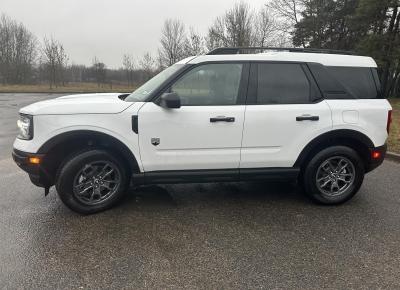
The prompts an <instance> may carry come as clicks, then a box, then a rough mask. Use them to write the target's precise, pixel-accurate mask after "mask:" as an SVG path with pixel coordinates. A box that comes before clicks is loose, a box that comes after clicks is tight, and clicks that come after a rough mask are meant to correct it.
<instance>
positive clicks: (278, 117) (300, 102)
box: [13, 48, 391, 214]
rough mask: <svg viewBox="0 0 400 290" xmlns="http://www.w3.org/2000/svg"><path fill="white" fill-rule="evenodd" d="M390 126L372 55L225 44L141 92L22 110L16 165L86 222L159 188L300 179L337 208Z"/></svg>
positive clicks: (373, 161) (381, 149) (373, 163)
mask: <svg viewBox="0 0 400 290" xmlns="http://www.w3.org/2000/svg"><path fill="white" fill-rule="evenodd" d="M390 121H391V107H390V104H389V103H388V101H387V100H385V99H382V98H381V89H380V83H379V79H378V74H377V65H376V63H375V61H374V60H373V59H372V58H370V57H364V56H356V55H351V54H346V53H344V52H338V51H325V50H312V49H296V48H289V49H271V48H220V49H216V50H214V51H211V52H210V53H208V54H207V55H201V56H196V57H190V58H187V59H184V60H182V61H180V62H178V63H176V64H175V65H172V66H171V67H169V68H167V69H165V70H164V71H162V72H161V73H159V74H158V75H157V76H155V77H154V78H152V79H151V80H149V81H148V82H146V83H145V84H144V85H142V86H141V87H139V88H138V89H137V90H135V91H134V92H133V93H131V94H88V95H72V96H65V97H60V98H56V99H53V100H47V101H42V102H38V103H34V104H32V105H29V106H27V107H25V108H22V109H21V110H20V119H19V121H18V127H19V129H20V134H19V136H18V137H17V139H16V140H15V143H14V150H13V158H14V160H15V162H16V163H17V164H18V165H19V166H20V167H21V168H22V169H23V170H25V171H26V172H28V174H29V177H30V179H31V181H32V182H33V184H35V185H37V186H40V187H44V188H45V192H46V194H47V193H48V191H49V188H50V187H51V186H52V185H55V187H56V189H57V192H58V194H59V196H60V198H61V200H62V201H63V202H64V203H65V204H66V205H67V206H68V207H69V208H70V209H72V210H74V211H76V212H79V213H83V214H89V213H94V212H98V211H102V210H105V209H108V208H110V207H112V206H113V205H115V204H116V203H117V202H118V201H119V200H120V199H121V197H122V196H123V195H124V193H125V192H126V190H127V188H128V186H129V185H140V184H154V183H155V184H162V183H184V182H212V181H244V180H261V179H267V180H268V179H294V180H297V181H298V183H299V184H300V185H301V186H302V187H303V188H304V192H305V193H306V194H307V195H308V196H309V197H310V198H311V199H313V200H314V201H316V202H319V203H323V204H339V203H343V202H345V201H347V200H349V199H350V198H352V197H353V196H354V195H355V194H356V192H357V191H358V190H359V188H360V186H361V184H362V182H363V178H364V174H365V173H367V172H369V171H371V170H373V169H374V168H376V167H377V166H379V165H380V164H381V163H382V162H383V159H384V156H385V153H386V145H385V144H386V139H387V137H388V130H389V125H390Z"/></svg>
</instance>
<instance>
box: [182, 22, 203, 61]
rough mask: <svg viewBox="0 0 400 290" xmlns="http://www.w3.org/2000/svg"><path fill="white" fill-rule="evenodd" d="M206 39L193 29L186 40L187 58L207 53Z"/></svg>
mask: <svg viewBox="0 0 400 290" xmlns="http://www.w3.org/2000/svg"><path fill="white" fill-rule="evenodd" d="M204 45H205V43H204V38H203V37H202V36H201V35H200V34H198V33H197V32H196V31H195V30H194V28H193V27H191V28H190V30H189V34H188V36H187V38H186V40H185V47H184V49H185V53H184V54H185V56H194V55H200V54H203V53H204V52H205V46H204Z"/></svg>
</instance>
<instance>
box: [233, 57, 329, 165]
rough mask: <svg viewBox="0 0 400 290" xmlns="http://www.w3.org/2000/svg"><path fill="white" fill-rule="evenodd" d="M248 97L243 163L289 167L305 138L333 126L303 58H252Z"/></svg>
mask: <svg viewBox="0 0 400 290" xmlns="http://www.w3.org/2000/svg"><path fill="white" fill-rule="evenodd" d="M247 101H248V105H247V106H246V114H245V124H244V131H243V142H242V150H241V162H240V167H241V168H266V167H292V166H293V165H294V163H295V161H296V159H297V157H298V156H299V154H300V152H301V151H302V149H303V148H304V147H305V146H306V145H307V144H308V142H310V141H311V140H312V139H314V138H315V137H317V136H318V135H320V134H322V133H324V132H327V131H329V130H330V129H331V128H332V118H331V110H330V108H329V106H328V104H327V103H326V101H324V100H322V99H321V98H320V92H319V90H318V88H317V86H316V84H315V81H314V79H313V77H312V75H311V73H310V71H309V69H308V67H307V65H306V64H302V63H277V62H260V63H252V65H251V72H250V80H249V90H248V96H247Z"/></svg>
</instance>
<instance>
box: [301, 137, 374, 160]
mask: <svg viewBox="0 0 400 290" xmlns="http://www.w3.org/2000/svg"><path fill="white" fill-rule="evenodd" d="M338 139H339V140H342V141H345V140H355V141H358V142H360V143H362V144H364V145H365V146H366V147H367V148H375V146H374V143H373V142H372V141H371V139H370V138H369V137H368V136H366V135H364V134H363V133H360V132H358V131H355V130H349V129H339V130H333V131H329V132H326V133H324V134H321V135H319V136H318V137H316V138H314V139H313V140H311V141H310V142H309V143H308V144H307V145H306V146H305V147H304V148H303V150H302V151H301V153H300V155H299V157H298V158H297V160H296V162H295V163H294V167H301V166H302V165H303V164H304V161H306V160H307V158H308V157H309V155H310V153H311V152H312V151H313V150H314V149H315V148H317V147H318V146H319V145H320V144H324V143H331V142H332V140H338ZM367 161H369V160H367Z"/></svg>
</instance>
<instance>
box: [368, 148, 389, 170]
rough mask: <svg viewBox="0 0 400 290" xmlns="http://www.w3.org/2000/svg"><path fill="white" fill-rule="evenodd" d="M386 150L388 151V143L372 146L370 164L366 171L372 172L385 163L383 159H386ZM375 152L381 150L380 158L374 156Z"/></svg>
mask: <svg viewBox="0 0 400 290" xmlns="http://www.w3.org/2000/svg"><path fill="white" fill-rule="evenodd" d="M386 151H387V144H385V145H383V146H379V147H375V148H370V154H369V162H368V165H367V167H366V169H365V171H366V172H370V171H372V170H374V169H375V168H377V167H378V166H380V165H381V164H382V163H383V160H385V156H386ZM373 152H379V153H380V157H379V158H373V157H372V155H373Z"/></svg>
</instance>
